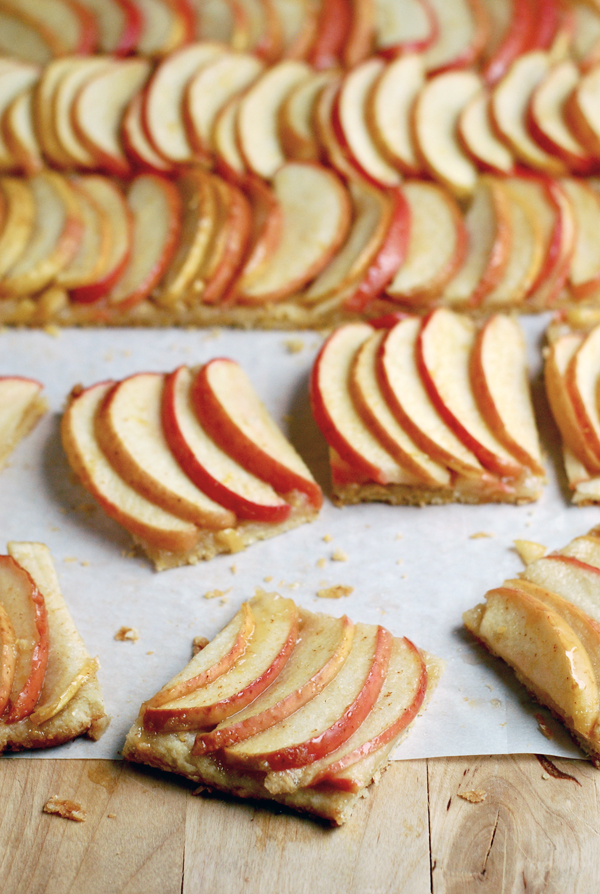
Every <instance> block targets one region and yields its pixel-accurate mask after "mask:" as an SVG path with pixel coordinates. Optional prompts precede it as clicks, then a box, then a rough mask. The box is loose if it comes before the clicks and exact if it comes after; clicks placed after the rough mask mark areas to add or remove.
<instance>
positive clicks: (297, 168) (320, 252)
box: [235, 162, 350, 304]
mask: <svg viewBox="0 0 600 894" xmlns="http://www.w3.org/2000/svg"><path fill="white" fill-rule="evenodd" d="M273 187H274V191H275V195H276V198H277V200H278V202H279V203H280V205H281V209H282V215H283V220H282V232H281V237H280V241H279V243H278V245H277V248H276V250H275V252H274V253H273V255H272V256H271V258H270V259H269V261H268V263H266V264H265V265H264V266H263V267H262V268H261V269H260V271H257V273H256V274H255V275H252V276H251V277H250V278H246V277H242V278H241V279H240V280H239V281H238V283H237V286H236V293H235V294H236V300H237V301H238V302H240V303H243V304H266V303H267V302H270V301H278V300H280V299H282V298H285V297H287V296H288V295H291V294H293V293H294V292H297V291H299V290H300V289H301V288H302V287H303V286H304V285H306V283H307V282H310V280H312V279H314V278H315V277H316V276H317V275H318V274H319V273H320V272H321V270H323V269H324V268H325V266H326V264H327V263H328V261H329V260H330V259H331V258H332V257H333V256H334V254H335V252H336V251H337V250H338V249H339V247H340V246H341V245H342V243H343V241H344V239H345V238H346V234H347V232H348V228H349V225H350V197H349V194H348V191H347V189H346V188H345V187H344V185H343V184H342V183H341V181H340V180H339V179H338V177H336V175H335V174H333V173H332V172H331V171H329V170H328V169H327V168H325V167H322V166H320V165H316V164H313V163H311V162H287V163H286V164H284V165H283V166H282V167H281V168H279V170H278V171H277V173H276V174H275V176H274V178H273Z"/></svg>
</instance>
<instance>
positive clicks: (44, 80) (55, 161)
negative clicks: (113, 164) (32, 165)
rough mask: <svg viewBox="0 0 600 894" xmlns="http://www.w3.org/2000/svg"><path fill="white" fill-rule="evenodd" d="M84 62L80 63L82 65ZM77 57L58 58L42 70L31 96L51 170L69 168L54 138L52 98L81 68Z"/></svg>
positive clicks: (38, 133)
mask: <svg viewBox="0 0 600 894" xmlns="http://www.w3.org/2000/svg"><path fill="white" fill-rule="evenodd" d="M86 61H87V60H85V59H84V60H83V62H84V64H85V62H86ZM81 62H82V60H81V58H80V57H79V56H60V57H59V58H58V59H53V60H52V62H50V64H49V65H46V66H45V67H44V69H43V70H42V73H41V76H40V78H39V80H38V81H37V83H36V85H35V89H34V93H33V123H34V129H35V133H36V137H37V139H38V141H39V144H40V146H41V148H42V151H43V153H44V156H45V158H46V159H47V161H49V162H50V164H51V165H52V166H53V167H59V168H65V169H67V168H69V167H72V165H73V159H72V158H71V156H70V155H69V154H68V153H67V152H65V150H64V149H63V147H62V145H61V143H60V142H59V140H58V138H57V136H56V128H55V105H54V97H55V95H56V91H57V89H58V85H59V84H60V83H61V81H62V80H63V78H64V77H65V76H67V75H70V73H71V72H72V71H73V69H79V68H80V66H81Z"/></svg>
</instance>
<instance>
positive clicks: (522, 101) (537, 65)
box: [491, 50, 566, 176]
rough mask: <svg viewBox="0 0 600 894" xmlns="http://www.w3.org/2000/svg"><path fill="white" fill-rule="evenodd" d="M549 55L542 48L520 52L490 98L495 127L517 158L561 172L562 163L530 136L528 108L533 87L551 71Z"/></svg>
mask: <svg viewBox="0 0 600 894" xmlns="http://www.w3.org/2000/svg"><path fill="white" fill-rule="evenodd" d="M550 66H551V59H550V56H549V54H548V53H547V52H545V51H544V50H533V51H531V52H529V53H523V55H521V56H519V57H518V58H517V59H516V60H515V62H513V64H512V65H511V67H510V69H509V70H508V72H507V73H506V75H505V76H504V77H503V78H502V80H501V81H500V82H499V83H498V84H497V85H496V87H495V89H494V92H493V94H492V100H491V115H492V119H493V122H494V128H495V130H496V131H497V133H498V134H499V136H500V137H501V139H502V140H503V141H504V142H505V143H506V144H507V146H508V147H509V149H510V150H511V152H513V153H514V154H515V156H516V157H517V158H518V159H519V161H522V162H524V163H525V164H526V165H529V166H530V167H532V168H535V169H536V170H538V171H545V172H546V173H548V174H554V175H556V176H560V175H561V174H564V173H566V166H565V163H564V162H563V161H562V160H561V159H560V158H558V157H557V156H556V155H550V154H549V153H548V152H545V151H544V150H543V149H542V148H541V147H540V146H539V145H538V144H537V143H536V142H535V141H534V140H533V139H532V137H531V136H530V134H529V130H528V127H527V108H528V105H529V102H530V99H531V96H532V94H533V91H534V90H535V88H536V87H537V86H538V85H539V84H541V82H542V81H543V80H544V78H545V77H546V76H547V74H548V72H549V71H550Z"/></svg>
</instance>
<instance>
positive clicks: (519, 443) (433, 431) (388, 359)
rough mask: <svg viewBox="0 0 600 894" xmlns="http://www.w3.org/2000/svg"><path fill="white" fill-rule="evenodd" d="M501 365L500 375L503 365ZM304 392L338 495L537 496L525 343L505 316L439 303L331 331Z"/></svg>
mask: <svg viewBox="0 0 600 894" xmlns="http://www.w3.org/2000/svg"><path fill="white" fill-rule="evenodd" d="M500 372H501V374H500ZM311 402H312V407H313V412H314V416H315V419H316V421H317V423H318V425H319V427H320V429H321V431H322V432H323V435H324V437H325V439H326V440H327V442H328V444H329V450H330V461H331V471H332V481H333V492H334V498H335V500H336V501H337V502H338V503H339V504H341V505H344V504H350V503H359V502H366V501H372V500H380V501H384V502H388V503H393V504H411V505H421V504H425V503H448V502H453V501H458V502H464V503H483V502H506V503H526V502H531V501H533V500H536V499H537V498H538V497H539V495H540V492H541V486H542V484H543V482H544V469H543V467H542V460H541V452H540V446H539V442H538V434H537V429H536V424H535V419H534V415H533V409H532V404H531V397H530V391H529V384H528V379H527V369H526V362H525V343H524V340H523V336H522V333H521V329H520V327H519V325H518V323H517V322H516V320H514V319H513V318H512V317H509V316H504V315H495V316H493V317H491V318H490V319H489V320H487V322H485V324H484V325H483V326H481V327H480V328H478V327H477V325H476V324H475V323H474V322H473V321H472V320H471V319H469V318H468V317H466V316H464V315H461V314H458V313H456V312H454V311H451V310H447V309H445V308H438V309H437V310H435V311H433V312H431V313H430V314H428V315H427V316H426V317H424V318H421V317H418V316H412V315H406V314H399V315H390V316H388V317H384V318H382V319H381V320H379V321H375V322H374V323H372V324H369V323H349V324H347V325H345V326H342V327H340V328H339V329H337V330H335V331H334V332H333V333H332V334H331V335H330V337H329V338H328V339H327V341H326V342H325V344H324V345H323V347H322V349H321V351H320V354H319V356H318V357H317V360H316V362H315V365H314V367H313V372H312V377H311Z"/></svg>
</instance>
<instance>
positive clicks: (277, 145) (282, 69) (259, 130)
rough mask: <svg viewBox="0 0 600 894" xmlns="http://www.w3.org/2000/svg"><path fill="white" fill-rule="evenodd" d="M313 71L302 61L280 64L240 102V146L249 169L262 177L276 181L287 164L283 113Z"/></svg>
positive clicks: (260, 79)
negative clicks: (280, 120) (280, 127)
mask: <svg viewBox="0 0 600 894" xmlns="http://www.w3.org/2000/svg"><path fill="white" fill-rule="evenodd" d="M310 71H311V69H310V67H309V66H308V65H307V64H306V63H305V62H301V61H300V60H294V59H289V60H285V61H283V62H279V63H278V64H276V65H274V66H272V67H271V68H269V69H267V70H266V71H265V72H264V73H263V74H262V75H261V76H260V77H259V78H257V80H256V81H255V82H254V83H253V84H252V85H251V86H250V87H249V88H248V90H247V91H246V93H245V94H244V95H243V96H242V98H241V100H240V104H239V109H238V114H237V135H238V140H239V146H240V149H241V152H242V155H243V157H244V160H245V162H246V165H247V166H248V168H249V169H250V170H251V171H254V173H255V174H257V175H258V176H259V177H265V178H272V177H273V175H274V174H275V172H276V171H277V170H278V169H279V168H280V167H281V165H282V164H283V163H284V161H285V156H284V154H283V151H282V148H281V142H280V139H279V131H278V123H277V122H278V116H279V109H280V108H281V106H282V104H283V102H284V101H285V99H286V97H287V96H288V94H289V93H290V91H291V90H293V88H294V87H296V86H297V85H298V84H299V83H300V82H301V81H302V80H304V79H305V78H306V77H308V76H309V74H310Z"/></svg>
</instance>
